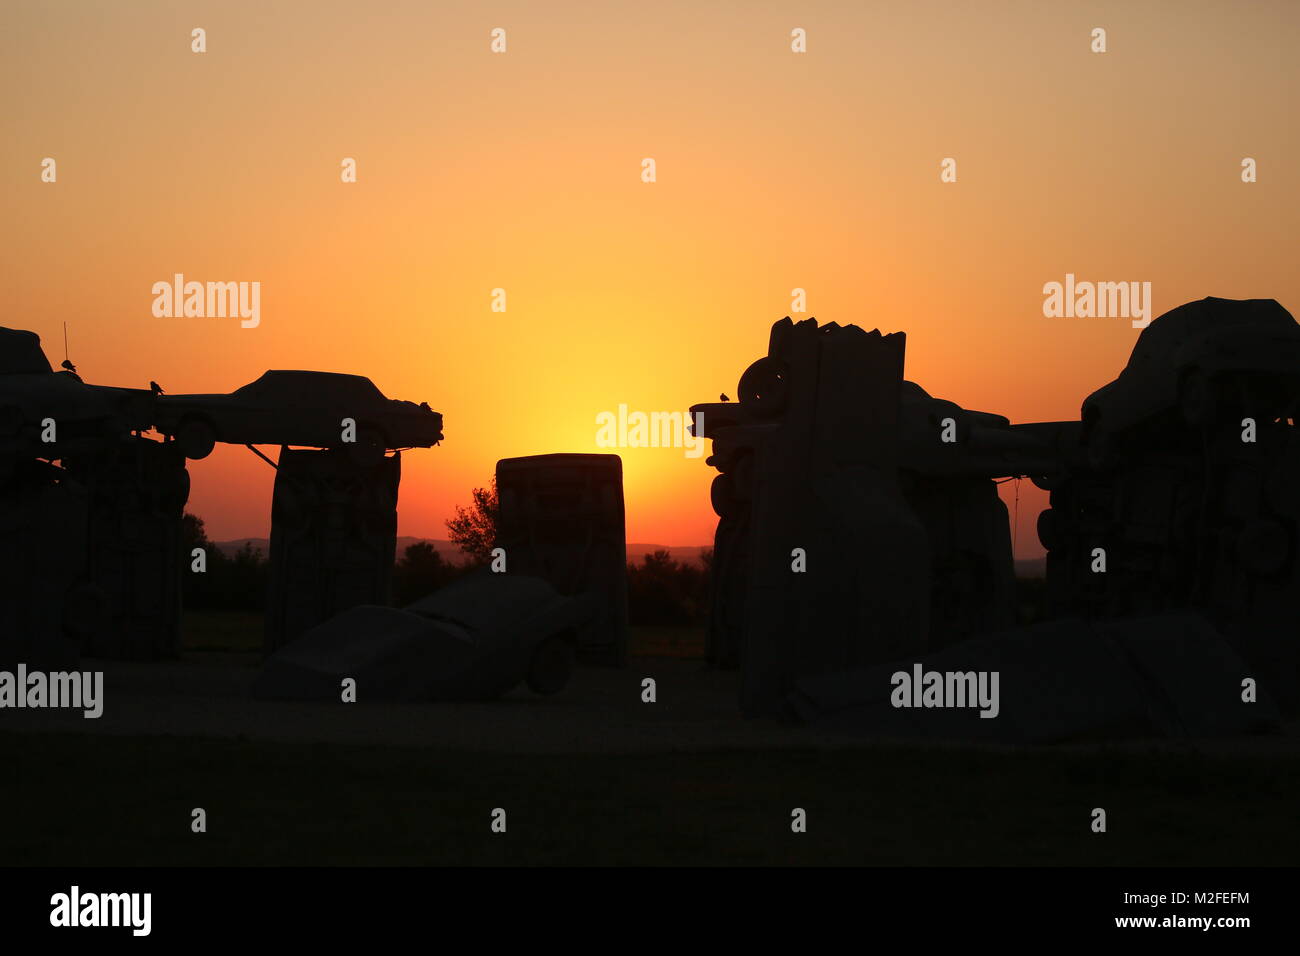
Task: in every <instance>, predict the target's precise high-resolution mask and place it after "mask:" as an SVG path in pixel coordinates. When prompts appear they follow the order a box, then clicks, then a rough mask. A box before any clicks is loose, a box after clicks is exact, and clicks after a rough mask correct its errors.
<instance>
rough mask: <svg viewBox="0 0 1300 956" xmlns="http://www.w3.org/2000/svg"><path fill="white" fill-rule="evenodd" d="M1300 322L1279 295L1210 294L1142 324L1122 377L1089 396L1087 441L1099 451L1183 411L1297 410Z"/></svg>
mask: <svg viewBox="0 0 1300 956" xmlns="http://www.w3.org/2000/svg"><path fill="white" fill-rule="evenodd" d="M1297 398H1300V325H1297V324H1296V321H1295V319H1294V318H1292V316H1291V313H1290V312H1288V311H1287V310H1286V309H1284V308H1283V307H1282V306H1281V305H1279V304H1278V303H1277V302H1276V301H1274V300H1273V299H1242V300H1238V299H1216V298H1213V297H1211V298H1205V299H1201V300H1200V301H1198V302H1188V303H1187V304H1186V305H1180V306H1179V307H1178V308H1176V309H1171V310H1170V311H1168V312H1166V313H1164V314H1163V315H1161V316H1160V317H1159V318H1157V319H1155V320H1154V321H1153V322H1152V323H1151V324H1150V325H1149V326H1147V327H1146V328H1145V329H1143V330H1142V334H1141V335H1139V336H1138V340H1137V343H1136V344H1135V345H1134V346H1133V354H1132V355H1131V356H1130V357H1129V360H1128V364H1127V365H1126V366H1125V367H1124V370H1123V371H1122V372H1120V374H1119V377H1118V378H1117V379H1115V381H1113V382H1111V383H1110V384H1109V385H1104V386H1102V387H1101V388H1099V389H1097V391H1095V392H1093V393H1092V394H1091V395H1089V396H1088V397H1087V398H1086V399H1084V402H1083V413H1082V418H1083V423H1084V440H1085V442H1087V443H1089V444H1090V445H1093V446H1094V447H1095V448H1097V449H1098V450H1104V449H1105V448H1107V447H1109V446H1110V445H1111V444H1112V443H1113V442H1114V440H1115V439H1116V437H1117V435H1118V434H1119V433H1121V432H1124V431H1127V430H1129V429H1132V428H1134V427H1135V426H1139V425H1143V424H1146V423H1150V422H1158V421H1160V420H1162V419H1164V420H1167V419H1168V417H1169V416H1170V415H1171V414H1176V415H1177V416H1178V417H1179V418H1181V419H1182V420H1183V421H1184V422H1186V423H1187V424H1189V425H1192V426H1193V427H1202V426H1204V425H1207V424H1210V423H1211V422H1214V421H1217V420H1227V419H1230V418H1233V417H1234V416H1236V417H1240V415H1243V414H1244V415H1253V416H1256V417H1257V418H1267V419H1268V420H1270V421H1275V420H1277V419H1278V418H1288V417H1294V416H1295V415H1296V414H1297V413H1298V412H1300V408H1297Z"/></svg>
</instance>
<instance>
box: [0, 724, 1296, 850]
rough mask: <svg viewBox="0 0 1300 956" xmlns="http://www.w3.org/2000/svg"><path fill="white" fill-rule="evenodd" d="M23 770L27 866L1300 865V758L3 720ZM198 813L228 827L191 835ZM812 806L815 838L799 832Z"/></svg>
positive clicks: (16, 811)
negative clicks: (34, 726)
mask: <svg viewBox="0 0 1300 956" xmlns="http://www.w3.org/2000/svg"><path fill="white" fill-rule="evenodd" d="M0 765H3V766H4V767H5V768H6V770H7V771H8V772H7V774H6V776H7V777H8V782H7V783H6V784H5V786H3V787H0V819H3V820H5V821H6V823H7V824H8V825H7V826H6V827H4V828H3V830H0V860H2V861H3V862H4V863H5V864H7V865H73V866H83V865H136V864H162V865H202V864H253V865H260V864H306V865H312V864H542V863H562V864H586V863H604V864H619V863H638V864H719V863H732V864H938V865H944V864H947V865H967V864H993V865H1000V864H1020V863H1029V864H1045V865H1054V864H1082V865H1089V864H1123V865H1184V864H1186V865H1252V864H1265V865H1267V864H1288V865H1294V864H1295V863H1297V862H1300V835H1298V834H1300V830H1298V828H1296V827H1295V826H1294V823H1293V821H1294V808H1295V806H1296V805H1297V798H1300V785H1298V781H1300V765H1298V760H1297V758H1296V757H1294V756H1274V757H1267V758H1261V757H1249V758H1248V757H1245V756H1242V757H1213V758H1211V757H1207V756H1202V755H1196V754H1173V753H1150V754H1133V753H1113V752H1112V753H1102V752H1093V753H1078V752H1071V753H1066V752H1043V751H1037V752H1025V753H989V752H973V751H949V752H945V751H941V750H919V749H917V750H913V749H908V750H903V749H879V750H873V751H856V752H789V751H786V752H782V751H769V752H762V753H749V752H720V753H703V754H662V755H659V754H655V755H629V756H613V757H611V756H580V755H571V756H561V757H554V756H543V755H523V756H506V755H489V754H473V753H446V752H436V751H432V750H427V751H426V750H404V749H397V748H380V747H368V746H351V745H337V744H328V745H326V744H321V745H311V744H289V743H274V742H266V741H248V740H242V739H239V740H236V739H225V740H215V739H200V738H180V737H148V738H145V737H108V736H93V737H92V736H86V735H77V736H54V735H40V736H25V735H16V734H0ZM194 807H203V808H204V809H205V810H206V811H207V816H208V832H207V833H204V834H194V833H191V831H190V812H191V809H192V808H194ZM494 807H503V808H505V809H506V811H507V823H508V830H507V833H506V834H504V835H494V834H492V833H491V832H490V829H489V815H490V813H491V811H492V809H493V808H494ZM793 807H802V808H804V809H806V810H807V813H808V831H807V833H804V834H794V833H791V831H790V812H791V809H792V808H793ZM1093 807H1104V808H1106V811H1107V814H1108V817H1109V827H1108V832H1107V833H1105V834H1094V833H1092V832H1090V829H1089V821H1090V813H1091V810H1092V808H1093Z"/></svg>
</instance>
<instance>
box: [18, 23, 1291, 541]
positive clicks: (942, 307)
mask: <svg viewBox="0 0 1300 956" xmlns="http://www.w3.org/2000/svg"><path fill="white" fill-rule="evenodd" d="M196 26H199V27H203V28H205V29H206V30H207V44H208V50H207V52H206V53H203V54H195V53H192V52H191V50H190V31H191V29H192V28H194V27H196ZM497 26H500V27H504V28H505V29H506V30H507V42H508V51H507V52H506V53H505V54H500V55H494V54H492V53H490V52H489V31H490V30H491V29H492V28H493V27H497ZM1096 26H1101V27H1104V28H1105V29H1106V30H1107V31H1108V44H1109V51H1108V52H1106V53H1104V54H1094V53H1092V52H1090V49H1089V44H1090V36H1089V35H1090V31H1091V30H1092V28H1093V27H1096ZM795 27H802V28H803V29H805V30H806V31H807V34H808V52H807V53H806V54H794V53H792V52H791V51H790V47H789V42H790V41H789V37H790V31H791V29H793V28H795ZM1298 46H1300V4H1295V3H1287V2H1276V3H1252V4H1235V3H1182V2H1179V3H1131V2H1123V3H1110V4H1107V3H1089V4H1073V3H1070V4H1067V3H1037V2H1025V3H990V4H969V3H958V2H951V3H913V2H899V3H881V4H869V5H868V4H859V3H838V4H837V3H815V2H814V3H798V4H795V3H789V4H780V3H740V2H736V3H718V2H703V3H701V2H698V0H696V2H672V0H660V2H656V3H654V4H644V5H633V4H615V3H574V2H569V0H556V2H552V3H547V4H537V3H493V4H491V5H477V4H462V5H456V6H451V5H445V4H439V3H433V2H420V3H406V4H360V3H305V2H303V3H287V2H274V3H262V2H255V3H244V2H220V3H177V2H156V3H155V2H131V3H91V2H79V3H70V2H45V3H39V4H36V3H29V4H22V5H19V4H6V5H4V6H3V8H2V9H0V98H2V99H0V105H2V107H3V109H2V112H0V116H2V117H3V132H4V137H3V150H2V151H0V221H3V223H4V225H5V228H4V230H3V232H2V233H0V245H2V248H0V291H3V295H4V305H5V308H6V315H5V316H4V318H3V319H0V324H5V325H9V326H14V327H19V328H30V329H33V330H35V331H36V332H38V333H39V334H40V335H41V337H42V339H43V340H44V342H45V344H46V347H47V352H48V353H49V354H50V355H51V357H52V358H54V359H55V361H56V362H57V361H58V360H59V359H61V358H62V347H61V328H62V323H63V322H64V321H67V322H68V325H69V330H70V334H71V338H72V345H73V355H72V357H73V359H74V361H76V362H77V364H78V366H79V368H80V369H81V371H82V373H83V375H84V376H85V378H86V380H87V381H91V382H95V383H99V384H120V385H135V386H142V385H145V384H147V383H148V381H149V380H150V379H156V380H157V381H159V382H160V383H161V384H162V385H163V386H164V387H165V388H167V390H168V391H169V392H173V393H178V392H188V391H227V390H230V389H232V388H235V387H237V386H239V385H241V384H244V383H246V382H248V381H251V380H252V379H254V378H256V377H257V376H258V375H259V374H261V372H263V371H264V370H266V369H268V368H315V369H324V370H335V371H350V372H356V373H360V374H364V375H368V376H369V377H371V378H372V379H373V380H374V381H375V383H376V384H377V385H378V386H379V387H380V388H381V389H382V390H383V391H384V392H385V393H386V394H388V395H389V396H390V397H397V398H406V399H411V400H414V401H421V400H424V401H428V402H429V403H430V405H432V406H433V407H434V408H435V409H438V410H439V411H441V412H442V413H443V414H444V416H445V418H446V436H447V438H446V441H445V442H444V444H443V445H442V446H441V447H439V448H435V449H432V450H427V451H415V452H411V453H408V454H407V455H405V457H404V462H403V468H404V480H403V483H402V489H401V504H400V532H401V533H402V534H415V535H428V536H431V537H444V536H445V530H444V528H443V520H444V519H445V518H446V517H447V516H448V515H449V514H450V513H451V510H452V507H453V506H454V505H455V504H457V503H462V504H463V503H467V502H468V498H469V490H470V488H471V487H473V486H474V485H476V484H483V483H485V482H486V481H487V480H488V478H489V477H490V475H491V474H492V470H493V467H494V464H495V462H496V460H497V459H498V458H501V457H506V456H513V455H526V454H535V453H543V452H556V451H566V452H586V451H601V450H602V449H599V448H597V446H596V443H595V437H596V426H595V420H596V415H597V414H598V413H600V412H602V411H612V410H616V409H617V407H618V405H619V404H620V403H626V404H627V405H628V406H629V407H630V408H632V409H642V410H645V411H655V410H671V409H678V408H685V407H686V406H688V405H690V404H691V403H693V402H699V401H709V400H713V399H714V398H716V396H717V395H718V393H719V392H721V391H726V392H728V393H729V394H731V395H733V396H734V394H735V385H736V379H737V378H738V376H739V374H740V372H741V371H742V370H743V369H744V368H745V366H746V365H747V364H748V363H749V362H750V361H752V360H753V359H754V358H757V357H758V356H759V355H760V354H761V353H762V352H763V351H764V350H765V346H766V339H767V330H768V328H769V326H770V324H771V323H772V322H773V321H775V320H776V319H779V318H781V317H782V316H783V315H786V314H787V313H789V311H790V290H791V289H793V288H795V287H802V288H804V289H806V290H807V292H808V310H809V312H810V313H811V314H813V315H815V316H816V317H817V318H819V319H820V320H822V321H832V320H833V321H837V322H840V323H849V322H853V323H857V324H859V325H864V326H866V327H867V328H873V327H879V328H880V329H881V330H882V331H886V332H889V331H896V330H900V329H901V330H905V331H906V332H907V333H908V351H907V375H908V377H909V378H911V379H913V380H915V381H918V382H920V383H921V384H922V385H924V386H925V387H926V388H927V389H928V390H929V391H930V392H931V393H932V394H935V395H939V396H942V397H945V398H949V399H952V400H954V401H957V402H960V403H962V404H964V405H966V406H968V407H972V408H979V409H984V410H989V411H998V412H1001V413H1003V414H1006V415H1008V416H1010V417H1011V418H1012V420H1013V421H1028V420H1044V419H1056V418H1066V417H1074V416H1076V415H1077V413H1078V408H1079V404H1080V402H1081V401H1082V399H1083V397H1084V396H1085V395H1086V394H1087V393H1088V392H1089V391H1091V390H1092V389H1094V388H1096V387H1097V386H1099V385H1101V384H1104V383H1105V382H1106V381H1109V380H1110V379H1111V378H1112V377H1113V376H1114V375H1115V373H1116V372H1117V371H1118V370H1119V368H1120V367H1121V366H1122V365H1123V363H1124V361H1125V360H1126V359H1127V357H1128V353H1129V351H1130V350H1131V348H1132V344H1133V341H1134V338H1135V337H1136V335H1137V331H1136V330H1134V329H1132V328H1131V326H1130V323H1129V322H1128V321H1127V320H1124V319H1075V318H1071V319H1065V318H1057V319H1048V318H1044V316H1043V314H1042V302H1043V294H1042V287H1043V284H1044V283H1045V282H1050V281H1061V280H1062V279H1063V278H1064V276H1065V274H1066V273H1067V272H1073V273H1075V274H1076V275H1077V276H1079V277H1080V278H1081V279H1086V278H1091V279H1097V280H1113V281H1121V280H1137V281H1149V282H1151V283H1152V287H1153V297H1154V301H1155V311H1156V313H1157V314H1158V313H1159V312H1162V311H1165V310H1167V309H1169V308H1172V307H1173V306H1175V305H1178V304H1180V303H1182V302H1184V301H1187V300H1190V299H1195V298H1200V297H1202V296H1205V295H1218V296H1224V297H1229V298H1245V297H1273V298H1277V299H1278V300H1279V301H1281V302H1282V303H1283V305H1286V306H1287V307H1288V308H1291V309H1293V310H1294V309H1295V308H1296V306H1297V303H1300V271H1298V270H1297V268H1296V262H1295V250H1296V242H1295V239H1296V236H1297V232H1298V230H1297V226H1300V202H1297V199H1298V194H1300V190H1298V189H1297V186H1296V180H1297V177H1298V176H1300V148H1298V147H1300V132H1297V123H1296V100H1297V92H1298V91H1300V68H1297V67H1296V65H1295V60H1294V51H1295V50H1296V49H1297V47H1298ZM47 156H49V157H53V158H55V160H56V161H57V164H58V166H57V169H58V181H57V182H56V183H53V184H50V183H42V182H41V180H40V171H41V170H40V164H41V160H42V159H43V158H44V157H47ZM647 156H649V157H653V158H654V159H655V160H656V162H657V166H658V182H656V183H654V184H646V183H642V182H641V180H640V169H641V166H640V164H641V159H642V158H643V157H647ZM948 156H951V157H954V158H956V160H957V163H958V181H957V183H955V184H942V183H940V181H939V163H940V161H941V160H942V159H943V158H944V157H948ZM1246 156H1250V157H1254V158H1255V159H1256V160H1257V161H1258V164H1259V166H1258V168H1259V181H1258V182H1257V183H1253V184H1244V183H1242V182H1241V181H1240V175H1239V171H1240V163H1241V159H1242V157H1246ZM343 157H355V158H356V160H357V163H358V180H359V181H358V182H357V183H355V184H344V183H341V182H340V177H339V168H340V167H339V164H340V161H341V160H342V158H343ZM176 272H182V273H184V274H185V275H186V276H187V277H188V278H193V279H198V280H200V281H206V280H213V281H218V280H220V281H226V280H230V281H259V282H261V284H262V318H261V324H260V326H259V327H258V328H256V329H241V328H240V325H239V322H238V320H237V319H219V318H189V319H186V318H162V319H159V318H154V317H153V315H152V314H151V304H152V295H151V292H150V289H151V287H152V285H153V283H154V282H156V281H159V280H168V279H170V277H171V276H172V275H173V274H174V273H176ZM497 287H501V288H504V289H506V291H507V295H508V311H507V312H506V313H504V314H500V313H493V312H492V311H490V308H489V307H490V303H491V291H492V289H494V288H497ZM801 317H802V316H797V315H796V316H795V318H801ZM621 454H622V455H623V458H624V463H625V472H626V496H627V504H628V509H627V510H628V538H629V540H632V541H654V542H659V543H666V544H697V543H704V542H707V541H709V540H711V537H712V529H713V526H714V517H713V514H712V511H711V510H710V508H709V504H708V485H709V482H710V480H711V476H712V474H713V472H712V471H711V469H709V468H707V467H706V466H705V465H704V464H703V463H702V461H701V460H699V459H695V460H692V459H688V458H686V457H685V456H684V455H683V454H682V452H681V451H680V450H674V449H626V450H622V451H621ZM272 477H273V473H272V472H271V470H270V469H269V468H268V467H267V466H266V465H265V464H263V463H261V462H259V461H258V460H257V459H255V458H254V457H253V456H252V454H251V453H250V452H248V451H247V450H246V449H243V448H239V447H233V448H232V447H219V448H218V450H217V452H216V453H214V454H213V456H212V457H211V458H210V459H209V460H207V461H205V462H201V463H199V464H197V465H195V466H193V493H192V496H191V503H190V509H191V510H193V511H195V512H196V513H198V514H200V515H202V516H203V517H204V518H205V520H206V521H207V523H208V525H209V530H210V533H211V534H212V535H213V537H216V538H219V539H220V538H231V537H239V536H245V535H263V534H265V533H266V532H267V530H268V527H269V505H270V490H271V481H272ZM1007 487H1008V488H1009V487H1010V486H1007ZM1035 502H1037V503H1038V505H1037V506H1041V497H1040V496H1038V495H1037V493H1036V492H1034V490H1033V489H1032V488H1030V487H1029V485H1028V483H1025V485H1024V487H1023V488H1022V503H1021V525H1020V531H1019V534H1018V543H1019V551H1020V552H1021V553H1022V554H1031V553H1034V552H1035V551H1037V550H1038V549H1037V542H1036V540H1035V538H1034V533H1033V522H1032V518H1033V513H1035V512H1036V510H1037V507H1036V506H1035V504H1034V503H1035Z"/></svg>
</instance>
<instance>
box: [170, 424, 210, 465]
mask: <svg viewBox="0 0 1300 956" xmlns="http://www.w3.org/2000/svg"><path fill="white" fill-rule="evenodd" d="M176 444H177V445H178V446H179V447H180V450H181V454H182V455H184V456H185V457H186V458H189V459H191V460H193V461H200V460H202V459H204V458H207V457H208V456H209V455H211V454H212V449H213V448H215V447H216V446H217V433H216V431H214V430H213V428H212V426H211V425H209V424H208V423H207V422H205V421H203V420H201V419H197V418H195V419H191V420H190V421H188V422H186V423H185V424H183V425H181V427H180V431H178V432H177V433H176Z"/></svg>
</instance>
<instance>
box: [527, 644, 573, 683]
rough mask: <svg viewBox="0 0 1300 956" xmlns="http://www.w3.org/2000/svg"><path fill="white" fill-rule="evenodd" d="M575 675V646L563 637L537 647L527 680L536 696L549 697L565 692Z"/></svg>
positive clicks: (529, 666) (529, 665)
mask: <svg viewBox="0 0 1300 956" xmlns="http://www.w3.org/2000/svg"><path fill="white" fill-rule="evenodd" d="M572 675H573V646H572V645H571V644H570V643H569V641H567V640H566V639H565V638H563V637H558V636H557V637H548V638H547V639H546V640H544V641H542V643H541V644H539V645H537V649H536V650H535V651H533V659H532V661H530V662H529V664H528V675H527V677H526V678H525V680H526V681H527V683H528V689H529V690H531V691H532V692H533V693H534V694H541V695H542V696H543V697H549V696H550V695H551V694H558V693H559V692H560V691H562V690H564V688H565V685H567V684H568V683H569V678H570V677H571V676H572Z"/></svg>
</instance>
